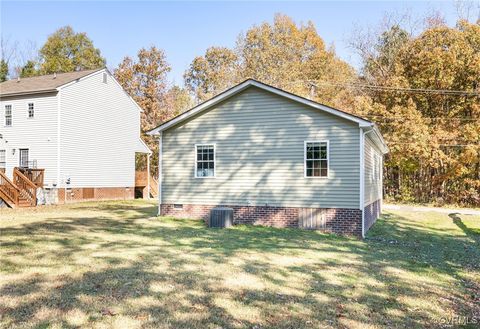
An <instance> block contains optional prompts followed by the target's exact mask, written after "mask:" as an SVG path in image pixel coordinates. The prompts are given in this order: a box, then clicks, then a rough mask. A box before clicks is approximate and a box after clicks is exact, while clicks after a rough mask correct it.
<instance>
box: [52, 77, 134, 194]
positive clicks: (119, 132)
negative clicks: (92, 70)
mask: <svg viewBox="0 0 480 329" xmlns="http://www.w3.org/2000/svg"><path fill="white" fill-rule="evenodd" d="M102 74H103V72H102V71H101V72H98V73H96V74H94V75H92V76H90V77H88V78H85V79H83V80H80V81H79V82H77V83H74V84H72V85H70V86H67V87H65V88H64V89H62V90H61V91H60V94H61V95H60V97H61V121H60V122H61V127H60V136H61V138H60V143H61V175H60V176H61V180H62V184H63V182H64V181H65V179H66V178H67V177H70V179H71V186H72V187H131V186H134V181H135V150H136V149H137V148H138V139H139V138H140V112H139V109H138V107H136V106H135V104H134V103H133V101H131V99H130V98H129V97H128V96H127V95H126V94H125V92H124V91H123V90H122V89H121V88H120V86H119V85H118V84H117V83H116V82H115V81H114V80H113V78H112V77H111V76H110V75H108V78H107V83H103V82H102V81H103V79H102Z"/></svg>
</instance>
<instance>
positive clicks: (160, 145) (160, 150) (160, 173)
mask: <svg viewBox="0 0 480 329" xmlns="http://www.w3.org/2000/svg"><path fill="white" fill-rule="evenodd" d="M162 137H163V136H162V133H161V132H160V135H159V136H158V216H160V215H161V214H162V178H163V163H162V162H163V138H162Z"/></svg>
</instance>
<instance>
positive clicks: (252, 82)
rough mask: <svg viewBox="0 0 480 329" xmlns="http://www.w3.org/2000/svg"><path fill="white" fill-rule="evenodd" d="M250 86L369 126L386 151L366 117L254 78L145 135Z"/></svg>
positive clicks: (179, 121)
mask: <svg viewBox="0 0 480 329" xmlns="http://www.w3.org/2000/svg"><path fill="white" fill-rule="evenodd" d="M251 86H254V87H257V88H260V89H262V90H266V91H268V92H271V93H273V94H276V95H279V96H282V97H285V98H288V99H290V100H293V101H295V102H298V103H301V104H304V105H307V106H309V107H312V108H314V109H317V110H320V111H324V112H327V113H330V114H332V115H336V116H338V117H341V118H344V119H346V120H349V121H351V122H354V123H357V124H358V126H359V127H360V128H369V130H373V131H374V132H375V134H376V135H377V137H378V141H379V142H380V145H381V148H382V152H384V153H387V152H388V147H387V145H386V143H385V141H384V139H383V137H382V135H381V133H380V131H379V130H378V127H377V126H376V125H375V123H373V122H371V121H369V120H367V119H364V118H361V117H359V116H356V115H353V114H350V113H347V112H344V111H341V110H338V109H335V108H333V107H330V106H327V105H323V104H320V103H317V102H314V101H311V100H309V99H307V98H304V97H301V96H298V95H295V94H292V93H289V92H287V91H285V90H282V89H279V88H276V87H273V86H270V85H267V84H265V83H262V82H260V81H257V80H254V79H248V80H245V81H244V82H242V83H240V84H238V85H236V86H234V87H232V88H230V89H227V90H225V91H224V92H222V93H220V94H218V95H217V96H215V97H213V98H210V99H209V100H207V101H205V102H203V103H201V104H199V105H197V106H195V107H193V108H192V109H190V110H188V111H186V112H184V113H182V114H180V115H178V116H176V117H175V118H173V119H171V120H169V121H166V122H164V123H163V124H161V125H160V126H158V127H156V128H154V129H152V130H150V131H148V132H147V135H158V134H159V133H160V132H162V131H164V130H166V129H168V128H170V127H172V126H174V125H176V124H178V123H181V122H182V121H185V120H187V119H189V118H191V117H192V116H194V115H196V114H198V113H201V112H203V111H205V110H207V109H209V108H211V107H212V106H214V105H216V104H218V103H220V102H222V101H224V100H226V99H228V98H230V97H232V96H234V95H236V94H238V93H240V92H241V91H243V90H245V89H247V88H248V87H251Z"/></svg>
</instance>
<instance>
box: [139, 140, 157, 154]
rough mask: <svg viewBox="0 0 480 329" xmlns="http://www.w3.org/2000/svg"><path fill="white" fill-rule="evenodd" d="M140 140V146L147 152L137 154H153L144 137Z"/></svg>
mask: <svg viewBox="0 0 480 329" xmlns="http://www.w3.org/2000/svg"><path fill="white" fill-rule="evenodd" d="M138 139H139V140H140V144H142V145H143V147H144V148H145V150H144V151H145V152H140V151H137V153H146V154H150V155H151V154H152V153H153V152H152V150H150V148H149V147H148V145H147V144H146V143H145V142H144V141H143V139H142V137H139V138H138Z"/></svg>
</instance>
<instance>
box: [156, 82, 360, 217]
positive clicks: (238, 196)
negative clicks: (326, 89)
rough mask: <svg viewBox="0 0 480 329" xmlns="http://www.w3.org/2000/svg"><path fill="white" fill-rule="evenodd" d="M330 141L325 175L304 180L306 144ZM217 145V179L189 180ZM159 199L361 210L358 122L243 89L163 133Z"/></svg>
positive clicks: (185, 202) (179, 201)
mask: <svg viewBox="0 0 480 329" xmlns="http://www.w3.org/2000/svg"><path fill="white" fill-rule="evenodd" d="M306 140H310V141H326V140H328V141H329V145H330V163H329V167H330V173H329V175H330V178H328V179H325V178H305V177H304V141H306ZM195 144H215V148H216V163H215V166H216V169H215V174H216V177H215V178H195V177H194V173H195V171H194V168H195ZM162 163H163V182H162V202H163V203H184V204H231V205H266V204H268V205H269V206H292V207H296V206H297V207H325V208H330V207H334V208H356V209H358V207H359V197H360V196H359V181H360V178H359V127H358V125H357V124H355V123H351V122H349V121H347V120H344V119H341V118H339V117H337V116H334V115H331V114H327V113H325V112H321V111H319V110H316V109H312V108H310V107H308V106H305V105H303V104H299V103H297V102H294V101H290V100H288V99H285V98H283V97H280V96H277V95H274V94H272V93H269V92H266V91H263V90H260V89H258V88H256V87H249V88H248V89H246V90H245V91H243V92H241V93H240V94H237V95H235V96H233V97H232V98H230V99H227V100H226V101H224V102H223V103H220V104H218V105H216V106H214V107H213V108H212V109H210V110H209V111H208V112H206V113H203V114H200V115H197V116H196V117H194V118H192V119H190V120H188V121H187V122H186V123H182V124H180V125H178V126H176V127H172V128H170V129H168V130H166V131H165V132H163V162H162Z"/></svg>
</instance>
